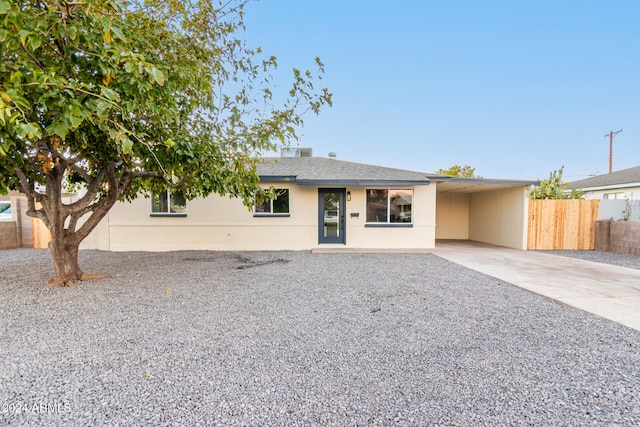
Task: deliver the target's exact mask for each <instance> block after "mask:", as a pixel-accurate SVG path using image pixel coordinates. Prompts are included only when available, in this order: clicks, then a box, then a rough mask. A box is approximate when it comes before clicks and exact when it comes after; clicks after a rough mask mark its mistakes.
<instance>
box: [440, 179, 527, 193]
mask: <svg viewBox="0 0 640 427" xmlns="http://www.w3.org/2000/svg"><path fill="white" fill-rule="evenodd" d="M432 181H434V182H437V192H438V193H479V192H481V191H492V190H502V189H505V188H510V187H528V186H535V185H539V184H540V181H531V180H519V179H488V178H457V177H449V176H438V177H436V178H432Z"/></svg>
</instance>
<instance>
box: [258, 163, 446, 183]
mask: <svg viewBox="0 0 640 427" xmlns="http://www.w3.org/2000/svg"><path fill="white" fill-rule="evenodd" d="M258 174H259V175H260V179H261V180H262V181H271V182H284V181H292V182H296V183H297V184H299V185H324V186H330V185H336V186H346V185H357V186H364V185H429V183H430V182H431V179H430V178H439V177H440V175H435V174H427V173H424V172H415V171H408V170H404V169H394V168H387V167H382V166H374V165H366V164H362V163H353V162H346V161H343V160H337V159H332V158H324V157H278V158H265V159H263V160H262V161H261V162H260V163H259V165H258Z"/></svg>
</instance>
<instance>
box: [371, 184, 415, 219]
mask: <svg viewBox="0 0 640 427" xmlns="http://www.w3.org/2000/svg"><path fill="white" fill-rule="evenodd" d="M365 191H366V193H367V197H366V199H367V206H366V212H367V213H366V218H367V219H366V222H367V224H412V222H413V218H412V216H411V211H412V205H413V190H412V189H404V188H403V189H394V188H367V189H366V190H365Z"/></svg>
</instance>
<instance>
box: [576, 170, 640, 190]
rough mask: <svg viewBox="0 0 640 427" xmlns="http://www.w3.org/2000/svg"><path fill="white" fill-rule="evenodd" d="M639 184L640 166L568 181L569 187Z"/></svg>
mask: <svg viewBox="0 0 640 427" xmlns="http://www.w3.org/2000/svg"><path fill="white" fill-rule="evenodd" d="M633 183H638V185H640V166H636V167H635V168H629V169H623V170H621V171H616V172H612V173H607V174H602V175H598V176H594V177H593V178H586V179H581V180H578V181H573V182H569V183H568V184H569V188H583V189H585V188H593V187H615V186H616V185H623V184H633Z"/></svg>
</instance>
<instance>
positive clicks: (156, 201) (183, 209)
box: [151, 190, 187, 216]
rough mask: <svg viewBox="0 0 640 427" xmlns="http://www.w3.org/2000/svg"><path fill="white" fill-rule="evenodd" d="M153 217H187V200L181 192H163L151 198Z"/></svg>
mask: <svg viewBox="0 0 640 427" xmlns="http://www.w3.org/2000/svg"><path fill="white" fill-rule="evenodd" d="M151 215H176V216H186V215H187V200H186V199H185V197H184V194H183V193H182V192H181V191H170V190H167V191H163V192H161V193H154V194H153V195H152V197H151Z"/></svg>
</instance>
